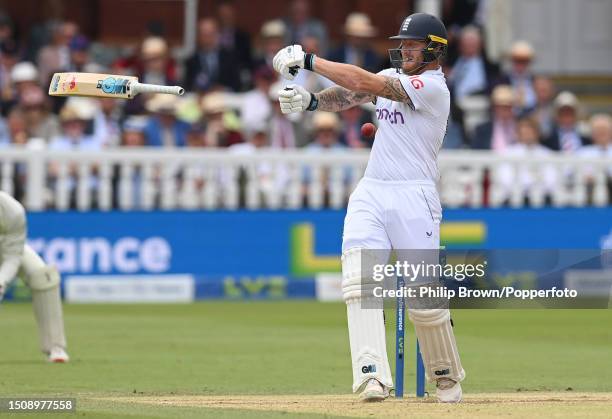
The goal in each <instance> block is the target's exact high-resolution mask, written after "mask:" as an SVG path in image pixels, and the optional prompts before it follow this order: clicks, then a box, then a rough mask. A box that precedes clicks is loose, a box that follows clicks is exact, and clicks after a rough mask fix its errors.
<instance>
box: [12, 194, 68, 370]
mask: <svg viewBox="0 0 612 419" xmlns="http://www.w3.org/2000/svg"><path fill="white" fill-rule="evenodd" d="M26 230H27V228H26V217H25V210H24V208H23V206H22V205H21V204H20V203H19V202H17V201H16V200H15V199H13V197H11V196H10V195H8V194H7V193H5V192H1V191H0V239H1V240H0V261H1V265H0V299H2V297H3V295H4V292H5V291H6V289H7V287H8V285H9V283H10V282H11V281H12V280H13V279H14V278H15V277H17V276H19V277H20V278H21V279H22V280H23V281H24V282H25V283H26V285H27V286H28V287H29V288H30V289H31V290H32V305H33V306H34V315H35V316H36V323H37V324H38V333H39V336H40V344H41V349H42V351H43V353H45V354H46V355H47V357H48V360H49V361H50V362H68V359H69V358H68V354H67V353H66V337H65V335H64V319H63V316H62V303H61V299H60V291H59V285H60V276H59V273H58V272H57V270H56V269H55V268H54V267H52V266H47V265H46V264H45V263H44V262H43V260H42V259H41V258H40V256H38V255H37V254H36V252H35V251H34V250H32V248H31V247H30V246H28V245H26V243H25V240H26Z"/></svg>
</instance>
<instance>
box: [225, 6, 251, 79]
mask: <svg viewBox="0 0 612 419" xmlns="http://www.w3.org/2000/svg"><path fill="white" fill-rule="evenodd" d="M217 18H218V19H219V28H220V30H219V44H220V46H221V48H223V49H225V50H227V51H229V52H231V53H232V54H233V55H234V56H236V58H237V59H238V62H239V65H240V79H241V81H242V83H243V87H246V86H248V85H249V84H250V72H251V70H252V69H253V57H252V55H251V50H252V49H251V36H250V35H249V34H248V33H247V32H245V31H243V30H241V29H239V28H237V27H236V4H235V2H234V0H222V1H221V2H220V3H219V5H218V6H217Z"/></svg>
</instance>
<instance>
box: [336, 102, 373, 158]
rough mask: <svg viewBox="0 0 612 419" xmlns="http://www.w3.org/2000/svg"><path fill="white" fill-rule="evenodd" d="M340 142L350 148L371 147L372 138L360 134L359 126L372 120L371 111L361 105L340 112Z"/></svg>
mask: <svg viewBox="0 0 612 419" xmlns="http://www.w3.org/2000/svg"><path fill="white" fill-rule="evenodd" d="M340 118H341V120H342V121H341V130H340V143H341V144H344V145H346V146H348V147H350V148H371V147H372V144H373V143H374V138H365V137H363V136H362V135H361V126H362V125H363V124H365V123H366V122H373V121H372V113H371V112H368V111H366V110H365V109H364V108H363V107H361V106H354V107H352V108H349V109H346V110H344V111H342V112H340Z"/></svg>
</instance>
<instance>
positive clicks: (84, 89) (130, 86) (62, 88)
mask: <svg viewBox="0 0 612 419" xmlns="http://www.w3.org/2000/svg"><path fill="white" fill-rule="evenodd" d="M138 93H168V94H170V95H177V96H181V95H182V94H183V93H185V89H183V88H182V87H180V86H159V85H156V84H146V83H139V82H138V77H133V76H121V75H113V74H97V73H55V74H54V75H53V77H52V78H51V84H50V85H49V95H51V96H97V97H112V98H117V99H120V98H121V99H132V98H133V97H134V96H136V95H137V94H138Z"/></svg>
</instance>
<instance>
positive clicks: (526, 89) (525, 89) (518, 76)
mask: <svg viewBox="0 0 612 419" xmlns="http://www.w3.org/2000/svg"><path fill="white" fill-rule="evenodd" d="M533 58H534V51H533V48H532V47H531V44H529V43H528V42H526V41H517V42H515V43H514V44H513V45H512V48H511V49H510V71H509V72H508V73H506V74H503V75H502V77H501V78H500V80H499V81H498V82H499V83H501V84H509V85H511V86H512V88H513V89H514V91H515V95H516V104H515V106H516V110H517V111H518V112H519V113H522V112H525V111H526V110H529V109H532V108H533V107H534V106H535V105H536V103H537V98H536V93H535V89H534V86H533V78H534V76H533V74H532V72H531V68H530V66H531V63H532V61H533Z"/></svg>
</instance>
